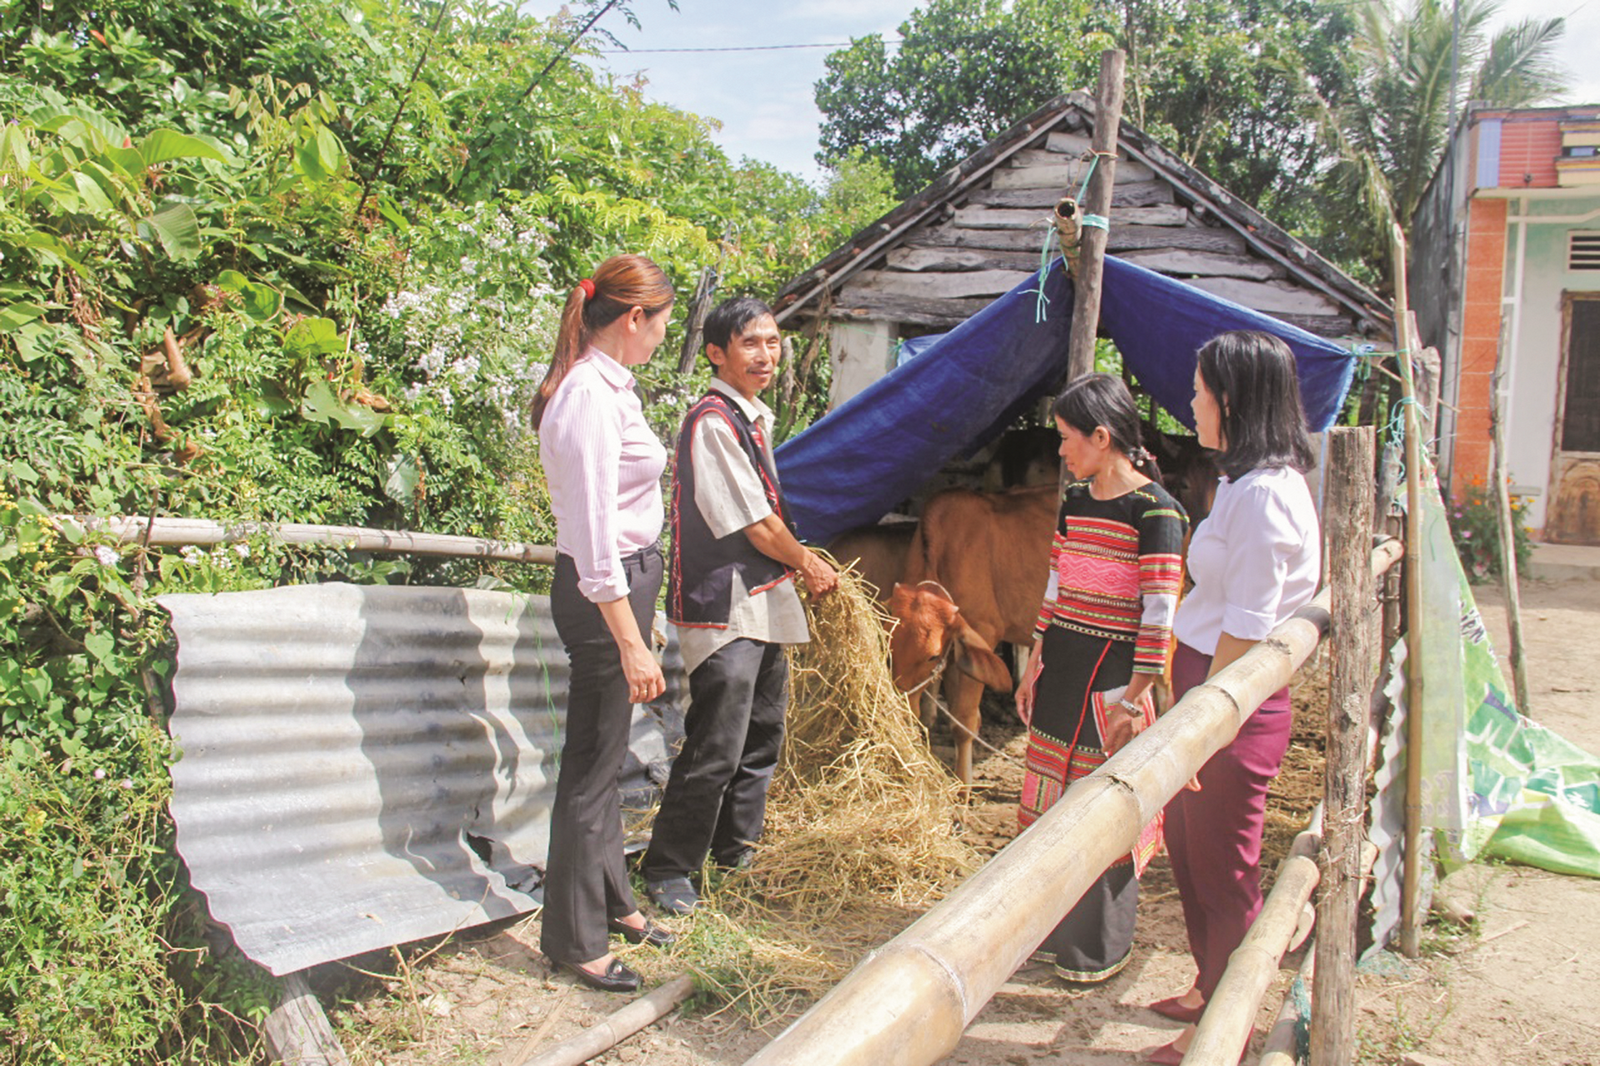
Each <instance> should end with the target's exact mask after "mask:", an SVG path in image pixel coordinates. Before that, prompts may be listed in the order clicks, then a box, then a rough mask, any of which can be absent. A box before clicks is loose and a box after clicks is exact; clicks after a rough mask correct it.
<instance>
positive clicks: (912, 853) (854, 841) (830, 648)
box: [696, 571, 981, 1017]
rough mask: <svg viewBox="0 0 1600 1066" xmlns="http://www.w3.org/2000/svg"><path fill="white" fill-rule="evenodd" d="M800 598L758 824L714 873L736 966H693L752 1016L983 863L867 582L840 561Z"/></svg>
mask: <svg viewBox="0 0 1600 1066" xmlns="http://www.w3.org/2000/svg"><path fill="white" fill-rule="evenodd" d="M806 612H807V614H808V616H809V618H810V621H811V633H812V638H811V642H810V643H809V644H803V645H797V646H795V647H792V648H790V649H789V665H790V697H789V711H788V721H787V739H786V740H785V743H784V751H783V756H782V758H781V761H780V763H779V766H778V771H777V775H776V777H775V779H774V781H773V785H772V790H771V793H770V797H769V800H768V806H767V823H766V832H765V834H764V836H763V839H762V842H761V844H760V845H759V846H758V848H757V851H756V856H755V861H754V862H753V863H752V864H751V866H750V867H749V868H748V869H747V870H743V871H740V872H738V873H737V874H733V875H730V876H728V877H726V878H723V879H722V880H721V881H720V882H719V883H717V884H715V886H714V892H713V896H714V902H715V910H716V911H717V912H720V914H719V915H718V916H717V918H716V919H715V922H716V924H717V925H719V926H722V928H721V929H720V930H718V932H717V934H716V939H718V940H720V941H722V943H723V945H724V950H726V944H727V940H728V939H730V936H729V934H734V935H733V936H732V937H731V939H733V940H736V941H738V942H739V947H738V954H740V955H742V956H743V966H742V967H740V968H741V969H743V970H744V972H743V973H741V974H739V975H738V977H737V979H730V975H729V974H728V973H727V971H726V970H723V972H722V973H720V974H717V975H715V976H716V980H715V981H711V980H709V978H711V977H712V976H713V975H712V974H710V973H707V972H705V971H704V970H702V971H700V972H701V977H702V979H703V980H705V981H706V982H707V983H710V984H714V985H715V986H719V987H718V991H719V993H721V994H722V995H723V996H724V997H726V998H728V999H730V1000H737V1001H739V1002H740V1005H741V1007H743V1008H744V1009H746V1010H749V1011H751V1012H752V1013H754V1014H755V1015H757V1016H758V1017H759V1016H762V1015H765V1016H767V1017H770V1016H771V1015H772V1014H773V1013H782V1012H784V1011H786V1010H791V1009H793V1008H794V1007H795V1006H797V1005H799V1003H800V1002H801V1001H804V1000H806V999H810V998H814V997H815V996H817V995H820V994H821V993H822V992H823V991H825V990H826V989H827V988H828V987H829V986H830V985H832V984H833V983H835V982H837V981H838V980H839V979H840V978H841V977H843V976H844V974H845V973H846V972H847V971H848V970H849V968H850V967H851V966H853V965H854V964H855V962H856V961H857V959H858V958H859V957H860V956H861V955H862V954H863V953H864V952H865V951H866V950H868V949H870V948H871V947H873V946H875V945H877V944H879V943H881V942H882V941H884V940H885V939H887V938H889V937H891V936H893V935H894V934H895V933H897V932H898V931H899V930H900V929H901V928H903V927H904V926H905V925H906V924H908V923H909V922H910V921H911V920H913V919H915V918H916V917H917V914H918V913H919V911H920V909H921V908H922V907H924V906H926V905H927V904H928V903H930V902H931V901H933V900H934V899H937V898H938V897H939V896H940V895H941V894H942V893H943V892H944V891H946V890H947V889H948V888H949V887H951V886H952V885H953V884H955V883H956V882H957V881H958V880H959V879H960V878H961V877H962V876H964V875H965V874H967V873H970V872H971V871H972V870H974V869H976V868H977V867H978V866H979V865H980V864H981V859H980V858H979V856H978V855H977V853H976V852H975V851H974V850H973V849H972V848H971V847H970V846H969V845H968V844H966V843H965V842H963V841H962V840H961V839H960V837H959V836H958V835H957V815H958V813H959V808H960V807H961V804H962V798H961V790H960V785H959V784H958V783H957V782H956V780H955V779H954V778H953V777H952V776H951V774H950V773H949V772H948V771H947V770H946V769H945V768H944V766H943V765H942V764H941V763H940V762H939V761H938V760H937V759H936V758H935V757H934V756H933V755H932V754H931V753H930V752H929V751H928V744H927V739H926V737H925V736H924V735H923V732H922V727H921V726H920V725H919V724H918V723H917V721H916V719H915V718H914V717H913V716H912V714H911V712H910V709H909V707H908V705H907V702H906V698H905V696H904V695H903V694H902V693H900V692H899V691H898V690H896V689H895V687H894V683H893V681H891V680H890V677H889V668H888V662H889V648H888V635H887V632H886V630H885V628H884V621H885V616H884V615H883V613H882V610H881V608H880V607H879V606H878V604H877V601H876V600H875V599H874V598H873V596H872V595H871V592H870V591H869V588H868V586H866V585H865V583H864V582H863V581H862V580H861V578H860V576H859V575H857V574H856V573H854V572H853V571H842V572H841V574H840V582H839V588H838V590H837V591H836V592H834V593H832V594H830V595H828V596H825V597H821V598H820V599H809V600H808V601H807V604H806ZM710 917H711V915H709V914H708V915H706V916H705V917H702V918H700V919H697V921H696V925H697V927H699V926H702V925H706V924H708V923H707V922H706V918H710ZM725 923H726V924H725ZM730 926H731V927H730ZM711 931H712V930H711V929H707V930H706V932H708V933H710V932H711ZM699 932H700V929H699V928H697V929H696V933H697V934H699ZM707 946H709V945H707ZM724 958H725V959H726V955H724ZM696 969H697V970H699V968H698V967H697V968H696ZM712 969H722V968H721V967H714V966H712V967H706V970H712ZM737 986H742V987H737Z"/></svg>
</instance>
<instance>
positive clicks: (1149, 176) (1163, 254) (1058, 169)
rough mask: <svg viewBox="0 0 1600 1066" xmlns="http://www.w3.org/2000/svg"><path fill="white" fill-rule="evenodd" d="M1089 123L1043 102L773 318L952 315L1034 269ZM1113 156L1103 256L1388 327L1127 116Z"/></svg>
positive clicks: (1327, 271)
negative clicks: (1046, 227) (1046, 225)
mask: <svg viewBox="0 0 1600 1066" xmlns="http://www.w3.org/2000/svg"><path fill="white" fill-rule="evenodd" d="M1094 115H1095V101H1094V98H1093V97H1091V96H1089V95H1088V94H1086V93H1083V92H1072V93H1067V94H1065V95H1063V96H1058V97H1056V98H1055V99H1053V100H1051V101H1050V102H1049V103H1047V104H1045V105H1044V106H1043V107H1041V108H1039V109H1038V110H1037V111H1035V112H1033V114H1031V115H1029V116H1028V117H1027V118H1024V119H1023V120H1022V121H1020V122H1018V123H1017V124H1016V125H1014V126H1012V127H1011V128H1010V129H1009V130H1007V131H1005V132H1004V133H1002V134H1001V135H1000V136H998V137H996V138H995V139H994V140H992V141H990V142H989V143H988V144H986V145H985V146H984V147H982V148H980V149H979V150H978V151H976V152H974V153H973V154H972V155H971V156H969V157H967V158H966V159H965V160H963V161H962V162H961V163H959V164H957V165H956V166H955V167H952V168H951V169H950V170H948V171H946V172H945V173H944V174H943V175H941V176H940V177H939V178H937V179H936V180H935V181H934V182H933V183H931V184H930V185H929V186H928V187H927V188H925V189H923V190H922V191H921V192H919V193H918V194H916V195H915V196H913V197H911V198H910V199H908V200H906V201H905V202H903V203H901V204H900V205H899V206H898V207H896V208H894V210H892V211H890V212H889V213H888V214H886V215H884V216H883V217H882V218H880V219H878V220H877V221H876V222H873V223H872V224H871V225H868V226H866V227H864V228H863V229H861V230H860V231H859V232H857V233H856V234H855V235H854V236H852V237H851V238H850V240H849V241H847V242H846V243H845V244H843V245H842V246H840V247H839V248H836V249H835V250H834V251H833V252H831V253H830V254H829V255H827V256H826V257H825V258H823V259H822V260H821V261H820V262H819V263H817V264H816V265H815V266H813V267H811V268H810V269H809V270H807V271H805V272H804V273H802V274H801V275H800V276H798V277H796V278H795V279H794V280H792V281H791V282H789V283H788V284H787V285H785V286H784V287H783V288H782V289H781V290H780V291H779V293H778V296H777V299H776V301H775V307H776V308H777V318H778V321H779V322H780V323H783V322H787V321H791V320H800V319H807V318H812V317H815V316H817V315H819V314H821V315H825V316H828V317H831V318H842V319H879V320H887V321H893V322H898V323H904V324H909V325H916V326H927V327H951V326H954V325H956V324H958V323H960V322H962V321H965V320H966V319H967V318H969V317H970V316H971V315H973V314H975V313H976V312H977V311H979V310H981V309H982V308H983V307H984V306H986V305H987V304H988V303H989V302H991V301H992V300H993V299H994V298H995V297H997V296H999V295H1001V294H1002V293H1005V292H1007V291H1009V290H1010V289H1011V288H1013V287H1014V286H1015V285H1016V284H1017V283H1018V282H1019V281H1020V280H1021V279H1023V278H1025V277H1026V276H1027V275H1028V273H1029V272H1031V271H1034V270H1036V269H1037V268H1038V263H1039V254H1040V245H1041V243H1042V240H1043V238H1044V232H1043V229H1042V226H1041V223H1044V222H1046V221H1047V219H1048V217H1049V214H1050V208H1052V207H1053V206H1054V205H1055V203H1056V201H1057V199H1059V198H1060V197H1061V196H1062V195H1063V194H1065V193H1067V192H1069V191H1072V190H1075V189H1077V188H1078V186H1079V184H1080V183H1081V182H1082V180H1083V178H1084V175H1085V173H1086V170H1087V167H1088V165H1089V164H1088V162H1087V161H1086V160H1085V159H1084V158H1083V157H1084V155H1085V149H1086V148H1087V147H1088V144H1089V138H1088V133H1089V131H1090V130H1092V129H1093V123H1094ZM1118 149H1119V151H1118V163H1117V176H1116V185H1115V188H1114V192H1113V198H1112V212H1111V223H1112V224H1111V230H1110V235H1109V241H1108V247H1107V251H1109V252H1112V253H1114V254H1116V255H1118V256H1119V257H1120V258H1123V259H1126V260H1128V261H1129V262H1132V263H1136V264H1138V265H1140V266H1144V267H1147V268H1149V269H1151V270H1155V271H1158V272H1160V273H1163V274H1167V275H1169V276H1172V277H1177V278H1180V279H1182V280H1183V281H1185V282H1187V283H1189V284H1191V285H1194V286H1195V287H1196V288H1200V289H1203V290H1205V291H1207V292H1210V293H1213V294H1214V295H1218V296H1222V297H1224V298H1227V299H1230V300H1233V301H1235V302H1237V303H1240V304H1243V305H1245V306H1246V307H1250V308H1253V309H1255V310H1258V311H1262V312H1264V313H1266V314H1269V315H1272V316H1273V317H1275V318H1278V319H1281V320H1283V321H1286V322H1289V323H1292V324H1294V325H1297V326H1300V327H1302V328H1304V329H1307V330H1310V331H1311V332H1314V333H1318V334H1321V335H1323V336H1330V337H1336V336H1356V335H1369V334H1380V333H1387V332H1389V330H1390V329H1391V328H1392V310H1391V308H1390V306H1389V304H1388V303H1386V302H1385V301H1384V300H1383V299H1382V298H1381V297H1379V296H1378V295H1377V294H1376V293H1374V292H1373V291H1372V290H1370V289H1368V288H1367V287H1366V286H1364V285H1362V284H1361V283H1360V282H1358V281H1356V280H1355V279H1354V278H1352V277H1350V276H1349V275H1348V274H1346V273H1344V272H1343V271H1342V270H1340V269H1339V268H1338V267H1336V266H1334V265H1333V264H1332V263H1330V262H1328V261H1327V260H1326V259H1324V258H1322V257H1321V256H1320V255H1318V254H1317V253H1316V252H1315V251H1313V250H1312V249H1311V248H1310V247H1309V246H1308V245H1307V244H1306V243H1305V242H1304V241H1301V240H1299V239H1298V238H1295V237H1293V236H1291V235H1290V234H1288V233H1287V232H1285V231H1284V230H1283V229H1281V228H1280V227H1278V226H1277V225H1275V224H1274V223H1272V222H1271V221H1270V220H1268V219H1267V218H1266V216H1264V215H1262V214H1261V213H1260V212H1259V211H1257V210H1255V208H1253V207H1251V206H1250V205H1249V204H1247V203H1245V202H1244V201H1243V200H1241V199H1240V198H1239V197H1237V196H1234V195H1233V194H1232V193H1230V192H1228V191H1227V190H1226V189H1224V188H1223V187H1222V186H1221V185H1219V184H1218V183H1217V182H1215V181H1213V180H1212V179H1211V178H1209V177H1207V176H1206V175H1204V174H1202V173H1201V172H1200V171H1198V170H1196V169H1195V168H1194V167H1192V166H1190V165H1189V164H1187V163H1185V162H1184V161H1183V160H1182V159H1180V158H1178V156H1177V155H1175V154H1174V153H1172V152H1170V151H1168V150H1167V149H1166V148H1164V147H1162V146H1161V145H1160V144H1159V143H1157V142H1156V140H1155V139H1154V138H1152V137H1151V136H1149V135H1148V134H1146V133H1145V132H1144V131H1143V130H1141V129H1139V128H1138V127H1137V126H1135V125H1134V124H1132V123H1130V122H1127V121H1126V120H1124V121H1123V122H1122V123H1121V126H1120V133H1119V136H1118Z"/></svg>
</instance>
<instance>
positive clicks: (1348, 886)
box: [1311, 426, 1376, 1066]
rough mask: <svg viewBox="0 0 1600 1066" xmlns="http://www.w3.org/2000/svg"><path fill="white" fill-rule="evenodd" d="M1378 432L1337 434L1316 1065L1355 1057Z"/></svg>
mask: <svg viewBox="0 0 1600 1066" xmlns="http://www.w3.org/2000/svg"><path fill="white" fill-rule="evenodd" d="M1374 451H1375V449H1374V432H1373V429H1372V427H1371V426H1359V427H1355V428H1349V429H1335V430H1332V431H1330V432H1329V434H1328V456H1329V463H1328V465H1329V473H1330V476H1329V478H1328V505H1327V507H1326V508H1325V509H1324V510H1323V520H1324V522H1325V523H1326V524H1327V526H1328V547H1329V555H1330V556H1331V559H1330V569H1329V584H1330V585H1332V587H1333V621H1332V622H1331V623H1330V625H1329V631H1330V632H1331V634H1332V641H1331V643H1332V646H1333V668H1332V676H1331V679H1330V681H1329V686H1328V733H1327V747H1326V751H1327V771H1326V776H1325V778H1324V792H1323V814H1322V839H1323V848H1322V892H1321V893H1320V895H1319V898H1318V900H1317V984H1316V994H1315V996H1314V998H1313V999H1312V1003H1311V1063H1312V1066H1346V1064H1348V1063H1350V1062H1351V1061H1353V1059H1354V1052H1355V1036H1356V1029H1355V1023H1356V1016H1355V956H1356V905H1357V902H1358V899H1359V896H1360V885H1361V840H1362V827H1363V824H1364V822H1365V817H1364V815H1365V810H1366V789H1365V788H1364V787H1363V786H1364V785H1365V783H1366V769H1367V751H1366V748H1367V710H1368V707H1369V706H1370V705H1371V698H1372V669H1371V661H1372V654H1371V648H1372V621H1373V618H1372V615H1373V611H1374V608H1375V607H1376V600H1375V597H1374V596H1373V584H1372V567H1371V566H1370V565H1368V564H1367V562H1366V556H1367V554H1368V552H1369V551H1370V548H1369V545H1370V544H1371V542H1372V500H1373V491H1374V482H1373V461H1374V458H1375V456H1374Z"/></svg>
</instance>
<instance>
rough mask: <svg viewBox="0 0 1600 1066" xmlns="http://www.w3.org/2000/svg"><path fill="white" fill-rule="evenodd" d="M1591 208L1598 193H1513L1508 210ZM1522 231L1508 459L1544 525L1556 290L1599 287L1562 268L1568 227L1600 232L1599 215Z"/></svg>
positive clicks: (1512, 269)
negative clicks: (1532, 490) (1529, 197)
mask: <svg viewBox="0 0 1600 1066" xmlns="http://www.w3.org/2000/svg"><path fill="white" fill-rule="evenodd" d="M1596 208H1600V195H1597V196H1595V197H1592V198H1591V197H1584V198H1581V199H1561V200H1545V201H1542V202H1530V203H1527V204H1526V206H1525V207H1524V206H1523V203H1521V202H1519V201H1516V200H1513V201H1512V203H1511V215H1512V217H1516V216H1518V215H1532V216H1539V215H1559V216H1572V215H1582V214H1585V213H1587V212H1589V211H1592V210H1595V209H1596ZM1521 225H1522V224H1521V223H1513V224H1511V225H1510V226H1508V228H1507V232H1506V291H1507V293H1508V294H1513V293H1514V292H1515V289H1514V286H1515V285H1516V269H1517V254H1518V253H1517V245H1518V242H1519V237H1520V235H1519V234H1518V232H1517V231H1518V229H1519V228H1520V227H1521ZM1527 230H1528V232H1527V246H1526V250H1525V252H1524V258H1523V268H1522V269H1523V279H1522V301H1521V309H1520V321H1519V322H1518V324H1517V337H1516V354H1515V359H1516V362H1515V364H1514V366H1513V368H1512V371H1511V375H1510V377H1511V389H1510V392H1511V395H1510V403H1509V404H1508V405H1507V410H1508V415H1507V418H1506V458H1507V463H1508V473H1510V475H1511V482H1512V484H1513V485H1517V486H1531V487H1536V488H1537V489H1538V490H1539V495H1538V496H1536V497H1535V498H1534V499H1533V500H1532V501H1531V502H1530V506H1529V508H1528V511H1527V521H1528V524H1529V525H1530V526H1532V527H1533V528H1534V529H1535V530H1537V529H1539V528H1540V527H1541V526H1543V525H1544V521H1545V508H1546V505H1547V504H1548V503H1549V501H1550V458H1551V450H1552V448H1553V446H1554V441H1555V416H1556V399H1557V396H1558V390H1559V389H1560V387H1561V383H1560V381H1558V380H1557V379H1558V375H1559V370H1560V366H1561V340H1562V337H1561V294H1562V292H1563V291H1566V292H1595V291H1600V271H1593V270H1583V271H1575V270H1568V269H1567V239H1568V234H1569V233H1571V232H1572V231H1573V230H1579V231H1586V232H1594V231H1600V218H1596V219H1594V220H1593V221H1591V222H1588V223H1585V224H1583V225H1571V224H1568V223H1539V222H1535V223H1532V224H1529V225H1528V227H1527ZM1507 310H1509V307H1508V308H1507Z"/></svg>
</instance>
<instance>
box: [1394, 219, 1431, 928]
mask: <svg viewBox="0 0 1600 1066" xmlns="http://www.w3.org/2000/svg"><path fill="white" fill-rule="evenodd" d="M1392 238H1393V243H1394V269H1395V289H1394V291H1395V303H1394V320H1395V325H1396V327H1397V328H1398V330H1399V332H1398V334H1397V335H1396V337H1395V347H1396V348H1397V349H1398V350H1399V352H1400V358H1399V360H1398V363H1399V365H1400V381H1401V388H1402V390H1403V395H1402V400H1403V401H1404V408H1405V427H1406V573H1405V617H1406V824H1405V838H1404V853H1403V855H1404V867H1403V869H1402V871H1401V881H1400V950H1401V952H1403V953H1404V954H1405V955H1406V957H1407V958H1412V959H1414V958H1416V957H1417V951H1418V941H1419V940H1420V933H1421V924H1422V906H1421V904H1420V902H1419V901H1418V899H1417V897H1418V896H1419V895H1420V894H1421V887H1422V759H1421V754H1422V703H1423V684H1424V682H1423V677H1422V642H1421V634H1420V629H1421V619H1422V614H1423V611H1424V610H1425V608H1424V605H1423V602H1422V419H1420V418H1418V417H1417V388H1416V382H1415V380H1414V378H1413V374H1412V365H1413V363H1412V358H1413V355H1414V354H1415V351H1416V338H1415V336H1414V335H1413V334H1412V332H1411V329H1410V325H1409V322H1410V314H1409V308H1408V306H1407V302H1406V237H1405V233H1404V232H1403V231H1402V230H1401V229H1400V227H1399V225H1398V224H1396V225H1395V226H1394V227H1393V228H1392Z"/></svg>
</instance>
